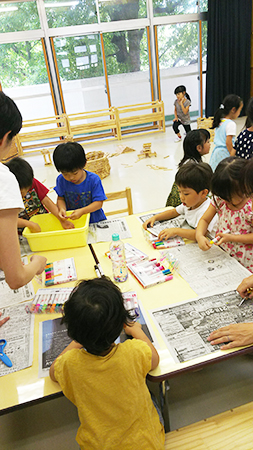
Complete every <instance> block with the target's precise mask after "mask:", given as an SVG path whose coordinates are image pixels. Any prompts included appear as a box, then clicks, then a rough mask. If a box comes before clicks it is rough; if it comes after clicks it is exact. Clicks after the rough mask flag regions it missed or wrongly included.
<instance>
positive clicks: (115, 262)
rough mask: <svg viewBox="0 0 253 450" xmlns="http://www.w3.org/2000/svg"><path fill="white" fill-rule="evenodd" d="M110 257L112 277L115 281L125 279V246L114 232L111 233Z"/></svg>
mask: <svg viewBox="0 0 253 450" xmlns="http://www.w3.org/2000/svg"><path fill="white" fill-rule="evenodd" d="M110 258H111V261H112V272H113V278H114V280H115V281H117V282H122V281H126V279H127V277H128V270H127V265H126V257H125V246H124V243H123V242H122V241H120V239H119V235H118V234H116V233H114V234H113V235H112V242H111V244H110Z"/></svg>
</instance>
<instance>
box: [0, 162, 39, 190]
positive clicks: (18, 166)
mask: <svg viewBox="0 0 253 450" xmlns="http://www.w3.org/2000/svg"><path fill="white" fill-rule="evenodd" d="M5 165H6V166H7V167H9V170H10V171H11V172H12V173H13V174H14V175H15V177H16V178H17V181H18V184H19V188H20V189H25V188H30V187H31V186H32V182H33V176H34V174H33V169H32V167H31V166H30V164H29V163H28V162H27V161H26V160H25V159H22V158H20V157H19V156H17V157H16V158H12V159H11V160H10V161H8V162H7V163H5Z"/></svg>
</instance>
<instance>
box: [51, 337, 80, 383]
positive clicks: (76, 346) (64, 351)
mask: <svg viewBox="0 0 253 450" xmlns="http://www.w3.org/2000/svg"><path fill="white" fill-rule="evenodd" d="M73 348H78V349H80V348H83V346H82V345H81V344H78V342H76V341H72V342H70V344H69V345H68V346H67V347H66V348H65V349H64V350H63V351H62V352H61V353H60V355H58V356H57V358H58V357H59V356H61V355H63V353H66V352H68V351H69V350H72V349H73ZM57 358H56V359H57ZM56 359H55V360H54V362H53V364H52V365H51V367H50V369H49V375H50V378H51V379H52V380H53V381H56V382H57V380H56V379H55V376H54V364H55V361H56Z"/></svg>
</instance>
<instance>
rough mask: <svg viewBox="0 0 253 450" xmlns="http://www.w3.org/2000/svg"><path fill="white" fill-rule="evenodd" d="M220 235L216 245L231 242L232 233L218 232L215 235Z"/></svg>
mask: <svg viewBox="0 0 253 450" xmlns="http://www.w3.org/2000/svg"><path fill="white" fill-rule="evenodd" d="M218 236H220V239H219V240H218V242H216V244H215V245H221V244H224V242H229V241H231V234H227V233H220V232H219V233H217V234H216V236H215V237H218Z"/></svg>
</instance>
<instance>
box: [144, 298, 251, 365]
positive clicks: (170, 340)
mask: <svg viewBox="0 0 253 450" xmlns="http://www.w3.org/2000/svg"><path fill="white" fill-rule="evenodd" d="M241 300H242V299H241V297H240V296H239V294H238V293H237V292H236V291H229V292H225V293H223V294H217V295H211V296H209V297H203V298H198V299H194V300H188V301H186V302H182V303H177V304H174V305H168V306H164V307H163V308H157V309H154V310H152V311H150V313H151V316H152V317H153V319H154V321H155V323H156V324H157V327H158V329H159V331H160V333H161V335H162V337H163V339H164V341H165V343H166V345H167V347H168V348H169V350H170V352H171V354H172V356H173V358H174V360H175V362H185V361H189V360H191V359H194V358H198V357H200V356H203V355H207V354H209V353H212V352H214V351H216V350H218V349H219V348H220V345H211V344H210V343H209V342H208V341H207V337H208V336H209V334H210V333H211V332H212V331H214V330H216V329H217V328H220V327H223V326H226V325H229V324H231V323H239V322H253V300H252V299H249V300H247V301H245V302H244V303H243V304H242V305H241V306H239V304H240V302H241Z"/></svg>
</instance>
